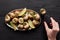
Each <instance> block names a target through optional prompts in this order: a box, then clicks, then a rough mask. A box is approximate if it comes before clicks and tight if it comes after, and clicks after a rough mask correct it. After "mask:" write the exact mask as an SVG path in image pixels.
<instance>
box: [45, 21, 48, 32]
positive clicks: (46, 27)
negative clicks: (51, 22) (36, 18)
mask: <svg viewBox="0 0 60 40" xmlns="http://www.w3.org/2000/svg"><path fill="white" fill-rule="evenodd" d="M44 26H45V29H46V31H47V30H49V28H48V25H47V23H46V22H44Z"/></svg>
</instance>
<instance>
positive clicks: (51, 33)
mask: <svg viewBox="0 0 60 40" xmlns="http://www.w3.org/2000/svg"><path fill="white" fill-rule="evenodd" d="M50 19H51V23H52V29H50V28H48V24H47V23H46V22H44V25H45V29H46V32H47V36H48V40H56V36H57V33H58V32H59V24H58V22H56V21H55V20H54V19H53V18H52V17H51V18H50Z"/></svg>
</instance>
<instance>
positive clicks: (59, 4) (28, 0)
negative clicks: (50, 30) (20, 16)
mask: <svg viewBox="0 0 60 40" xmlns="http://www.w3.org/2000/svg"><path fill="white" fill-rule="evenodd" d="M24 7H26V8H28V9H33V10H35V11H37V12H38V13H39V10H40V9H41V8H45V9H46V10H47V15H49V16H52V17H53V18H55V19H56V21H58V22H60V0H0V40H47V35H46V31H45V28H44V26H43V21H42V22H41V25H39V28H37V29H35V30H32V31H27V32H19V31H16V32H14V31H13V30H11V29H10V28H9V27H7V26H6V25H5V23H4V17H5V15H6V14H7V13H8V12H9V11H11V10H13V9H19V8H24ZM42 20H43V19H42ZM59 24H60V23H59ZM57 40H60V33H58V35H57Z"/></svg>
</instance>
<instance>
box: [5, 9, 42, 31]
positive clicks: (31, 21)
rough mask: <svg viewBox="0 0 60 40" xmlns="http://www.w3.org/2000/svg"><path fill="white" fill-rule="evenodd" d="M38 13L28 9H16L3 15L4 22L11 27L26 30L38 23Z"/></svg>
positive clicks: (33, 27)
mask: <svg viewBox="0 0 60 40" xmlns="http://www.w3.org/2000/svg"><path fill="white" fill-rule="evenodd" d="M40 20H41V18H40V15H39V14H38V13H37V12H35V11H33V10H30V9H27V8H24V9H16V10H13V11H11V12H9V13H8V14H6V16H5V22H6V24H8V25H10V27H12V29H14V30H15V31H16V30H20V31H26V30H31V29H35V28H36V25H39V24H40Z"/></svg>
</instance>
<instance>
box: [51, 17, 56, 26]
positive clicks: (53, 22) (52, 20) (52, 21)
mask: <svg viewBox="0 0 60 40" xmlns="http://www.w3.org/2000/svg"><path fill="white" fill-rule="evenodd" d="M50 19H51V23H52V26H53V27H55V25H56V21H55V20H54V19H53V18H52V17H51V18H50Z"/></svg>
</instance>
